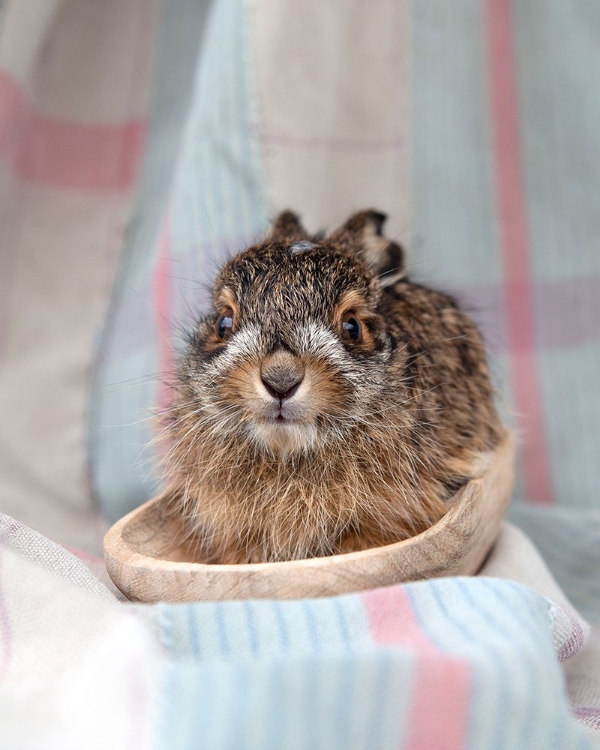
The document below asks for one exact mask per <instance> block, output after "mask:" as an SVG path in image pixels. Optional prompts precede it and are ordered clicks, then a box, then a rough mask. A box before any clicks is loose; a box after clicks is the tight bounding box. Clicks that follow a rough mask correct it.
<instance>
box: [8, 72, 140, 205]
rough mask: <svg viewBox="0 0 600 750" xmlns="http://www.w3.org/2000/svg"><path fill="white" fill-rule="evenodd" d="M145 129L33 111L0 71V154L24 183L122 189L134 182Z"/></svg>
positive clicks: (134, 123)
mask: <svg viewBox="0 0 600 750" xmlns="http://www.w3.org/2000/svg"><path fill="white" fill-rule="evenodd" d="M144 134H145V125H144V122H143V121H141V120H130V121H129V122H126V123H123V124H118V125H117V124H115V125H91V124H82V123H77V122H69V121H63V120H60V119H57V118H54V117H48V116H46V115H43V114H41V113H39V112H37V111H36V110H35V109H34V108H33V107H32V106H31V105H30V104H29V103H28V102H27V101H26V100H25V97H24V95H23V92H22V91H21V89H20V88H19V87H18V85H17V84H16V83H15V82H14V81H13V80H12V79H11V78H10V76H9V75H8V74H7V73H6V72H5V71H0V154H1V155H2V158H3V159H4V161H5V162H6V163H7V164H8V165H9V166H10V168H11V169H12V170H13V171H14V172H15V174H17V175H18V176H19V177H21V178H22V179H24V180H30V181H32V182H37V183H41V184H44V185H50V186H52V187H56V188H70V189H77V190H96V191H103V190H113V191H117V190H126V189H128V188H129V187H131V185H132V184H133V181H134V179H135V175H136V171H137V166H138V163H139V160H140V155H141V152H142V145H143V140H144Z"/></svg>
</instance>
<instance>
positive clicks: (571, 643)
mask: <svg viewBox="0 0 600 750" xmlns="http://www.w3.org/2000/svg"><path fill="white" fill-rule="evenodd" d="M565 614H567V613H566V612H565ZM567 617H568V618H569V622H570V623H571V627H572V628H573V631H572V633H571V635H570V637H569V639H568V640H567V641H566V643H564V644H563V646H562V648H561V649H560V651H559V652H558V661H561V662H562V661H566V660H567V659H570V658H571V657H572V656H575V654H578V653H579V652H580V651H581V649H582V648H583V647H584V646H585V644H586V641H587V637H586V634H585V632H584V630H583V628H582V627H581V624H580V623H579V622H578V621H577V620H576V619H575V618H573V617H571V616H570V615H567Z"/></svg>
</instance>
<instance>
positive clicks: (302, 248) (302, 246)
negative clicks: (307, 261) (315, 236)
mask: <svg viewBox="0 0 600 750" xmlns="http://www.w3.org/2000/svg"><path fill="white" fill-rule="evenodd" d="M315 247H319V246H318V245H315V244H314V242H294V244H293V245H290V246H289V247H288V253H289V254H290V255H298V253H304V252H306V251H307V250H314V248H315Z"/></svg>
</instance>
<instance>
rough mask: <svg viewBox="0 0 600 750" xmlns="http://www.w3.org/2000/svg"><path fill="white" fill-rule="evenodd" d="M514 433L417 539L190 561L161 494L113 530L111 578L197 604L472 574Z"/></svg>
mask: <svg viewBox="0 0 600 750" xmlns="http://www.w3.org/2000/svg"><path fill="white" fill-rule="evenodd" d="M513 453H514V447H513V440H512V437H511V436H510V435H509V434H507V435H506V437H505V439H504V440H503V442H502V443H501V444H500V446H499V447H498V449H497V451H496V453H495V456H494V460H493V462H492V465H491V466H490V468H489V469H488V470H487V471H486V473H485V474H483V475H482V476H481V477H478V478H477V479H473V480H472V481H470V482H469V483H468V484H467V485H465V487H463V488H462V489H461V490H460V491H459V492H458V493H457V495H456V497H455V500H454V502H453V504H452V506H451V508H450V510H449V511H448V513H446V515H445V516H444V517H443V518H442V519H441V520H440V521H438V522H437V523H436V524H435V525H434V526H432V527H431V528H429V529H427V530H426V531H424V532H423V533H422V534H419V535H418V536H415V537H412V538H411V539H407V540H405V541H403V542H397V543H395V544H388V545H386V546H384V547H376V548H374V549H369V550H364V551H362V552H349V553H347V554H344V555H332V556H331V557H315V558H311V559H309V560H293V561H291V562H274V563H256V564H248V565H206V564H203V563H200V562H191V561H190V555H189V552H187V551H186V548H185V545H182V544H181V543H179V542H178V539H181V529H180V526H179V524H178V522H177V521H176V520H174V519H173V518H169V517H167V516H166V515H165V513H164V501H161V500H160V499H154V500H150V501H149V502H147V503H146V504H145V505H142V506H141V507H140V508H137V509H136V510H134V511H132V512H131V513H129V514H128V515H126V516H125V517H124V518H122V519H121V520H120V521H117V523H116V524H115V525H114V526H113V527H112V528H111V529H110V530H109V531H108V533H107V534H106V537H105V538H104V557H105V560H106V567H107V569H108V572H109V574H110V577H111V578H112V580H113V581H114V583H115V584H116V585H117V586H118V588H119V589H120V590H121V591H122V592H123V593H124V594H125V596H127V597H128V598H129V599H133V600H137V601H141V602H158V601H166V602H191V601H199V600H205V601H217V600H225V599H300V598H305V597H318V596H334V595H336V594H347V593H351V592H354V591H362V590H364V589H370V588H376V587H378V586H387V585H390V584H394V583H401V582H405V581H415V580H420V579H424V578H435V577H441V576H455V575H473V574H474V573H476V572H477V571H478V569H479V568H480V566H481V564H482V563H483V561H484V559H485V556H486V555H487V553H488V551H489V549H490V547H491V546H492V544H493V543H494V541H495V539H496V537H497V535H498V532H499V529H500V524H501V522H502V518H503V516H504V513H505V511H506V509H507V507H508V504H509V502H510V498H511V494H512V487H513Z"/></svg>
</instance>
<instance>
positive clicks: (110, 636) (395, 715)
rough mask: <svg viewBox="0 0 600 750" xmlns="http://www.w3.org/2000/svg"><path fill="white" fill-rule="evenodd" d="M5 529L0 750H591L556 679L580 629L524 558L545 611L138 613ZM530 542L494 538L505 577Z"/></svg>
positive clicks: (573, 690) (544, 575)
mask: <svg viewBox="0 0 600 750" xmlns="http://www.w3.org/2000/svg"><path fill="white" fill-rule="evenodd" d="M0 530H1V533H2V540H3V546H2V551H1V555H0V564H1V570H2V581H3V587H2V591H3V612H4V616H3V618H2V620H1V621H0V624H1V628H2V629H1V631H0V634H1V638H2V640H1V643H2V645H3V651H2V660H1V661H0V721H1V724H2V733H1V735H0V747H2V748H7V749H8V748H10V749H11V750H13V749H15V748H28V749H29V748H61V749H62V748H81V747H85V748H90V749H91V750H93V749H94V748H107V747H110V748H111V750H120V749H121V748H131V747H135V748H139V750H146V748H147V749H148V750H150V749H152V750H162V749H163V748H164V750H188V749H189V750H191V749H192V748H199V747H201V748H206V749H207V750H212V749H213V748H215V749H219V750H220V749H221V748H231V749H232V750H234V749H235V750H244V749H245V748H257V750H258V749H260V750H266V749H267V748H273V750H276V749H278V748H286V750H287V749H288V748H289V750H301V749H303V748H305V749H306V750H314V749H315V748H327V750H335V748H340V750H342V749H343V750H347V749H350V748H357V749H358V748H369V750H379V749H383V748H385V749H387V748H390V750H391V749H392V748H411V749H417V748H418V749H419V750H435V749H436V748H447V749H448V750H454V749H455V748H456V749H458V748H475V749H479V748H502V749H504V748H511V750H512V748H514V749H515V750H519V749H520V748H523V750H531V748H569V749H571V748H573V749H575V748H577V749H578V750H579V749H581V750H584V748H593V747H597V740H596V739H595V738H594V736H593V735H592V734H591V732H590V729H588V728H587V727H586V726H585V724H586V723H587V724H588V725H589V724H590V723H591V724H592V725H593V722H594V721H596V722H597V713H596V714H590V711H589V708H588V707H586V706H579V705H577V704H575V705H573V706H572V711H573V714H574V715H573V714H572V713H571V711H570V710H569V706H568V703H567V695H566V691H567V689H568V690H569V693H570V695H569V697H570V698H571V700H576V696H577V691H578V690H579V689H580V685H579V684H578V680H576V679H574V680H572V681H571V682H570V683H565V675H564V673H563V670H562V669H561V662H563V663H568V662H566V660H568V661H571V662H573V661H575V660H576V659H577V658H578V656H580V655H581V654H582V653H584V652H582V651H581V649H582V647H583V645H584V642H585V640H586V638H588V637H589V636H588V626H587V624H586V623H585V621H583V620H582V619H581V618H580V617H579V616H578V615H577V614H576V613H574V612H573V610H572V609H571V608H570V606H569V604H568V603H567V602H566V601H564V600H562V595H561V593H560V591H559V590H558V589H557V588H556V586H555V584H553V582H552V580H551V578H550V576H549V574H548V572H547V570H546V568H545V566H544V564H543V562H542V561H541V559H540V558H539V557H537V556H536V554H535V552H532V551H531V550H530V551H529V553H528V555H527V556H528V561H529V569H528V571H527V577H526V579H525V580H526V581H527V582H528V583H534V584H535V586H536V588H538V589H542V590H546V591H547V592H548V593H549V594H552V596H553V599H554V601H551V600H550V599H548V598H547V597H546V596H544V595H542V594H541V593H538V592H537V591H534V590H532V589H531V588H529V587H528V586H527V585H523V583H517V582H515V581H513V580H502V579H498V578H495V577H479V578H472V579H463V578H455V579H447V580H443V581H441V580H440V581H431V582H424V583H418V584H410V585H406V586H392V587H390V588H387V589H378V590H374V591H368V592H366V593H364V594H361V595H353V596H344V597H338V598H332V599H321V600H304V601H298V602H290V601H263V602H220V603H213V604H210V603H204V604H187V605H166V604H163V605H155V606H141V605H133V604H121V603H117V601H116V600H113V601H111V595H110V593H109V592H108V590H107V589H106V588H104V587H103V586H102V584H101V583H100V582H99V581H98V580H97V579H96V578H94V576H93V575H92V574H91V573H90V571H89V569H88V568H87V567H86V566H85V565H84V564H83V563H82V562H80V561H79V560H78V559H77V558H76V557H73V556H72V555H70V554H69V553H68V552H66V551H65V550H64V549H61V548H59V547H57V546H56V545H53V544H52V543H51V542H49V541H47V540H44V539H43V538H41V537H39V536H38V535H36V534H35V533H34V532H31V531H30V530H29V529H26V528H25V527H23V526H21V525H20V524H18V523H16V522H15V521H12V520H10V519H8V518H7V517H3V518H2V519H0ZM528 544H529V542H527V540H526V539H525V538H524V537H523V536H522V535H521V534H520V532H518V531H517V530H516V529H514V528H511V527H508V526H507V527H506V528H505V530H504V531H503V536H502V538H501V540H500V546H501V547H502V548H503V549H502V550H501V552H500V553H499V555H500V557H501V558H502V562H501V564H502V565H503V566H504V567H505V570H506V567H507V566H510V565H511V564H513V565H517V566H518V565H519V564H520V562H521V561H522V559H523V554H524V550H523V545H525V546H527V545H528ZM496 557H497V556H496ZM497 565H498V560H497V559H494V558H492V560H490V562H489V563H488V566H487V568H486V569H484V571H483V572H484V573H486V574H488V576H494V575H495V573H496V569H497ZM557 599H558V600H561V602H562V605H563V606H559V605H558V604H557V603H556V600H557ZM58 602H60V607H59V606H56V605H57V603H58ZM563 607H564V608H563ZM41 623H43V624H41ZM598 648H599V645H596V649H597V650H598ZM42 654H43V656H42ZM576 717H579V719H581V720H582V721H578V719H577V718H576Z"/></svg>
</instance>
